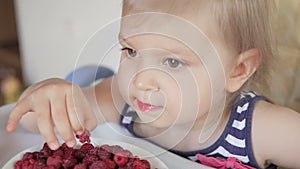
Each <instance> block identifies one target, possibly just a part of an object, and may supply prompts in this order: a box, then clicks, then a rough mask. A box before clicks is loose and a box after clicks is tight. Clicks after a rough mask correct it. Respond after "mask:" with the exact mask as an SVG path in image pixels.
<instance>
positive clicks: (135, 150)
mask: <svg viewBox="0 0 300 169" xmlns="http://www.w3.org/2000/svg"><path fill="white" fill-rule="evenodd" d="M91 140H92V143H93V145H94V146H100V145H103V144H108V145H119V146H121V147H123V148H124V149H127V150H129V151H130V152H132V154H133V155H137V156H139V157H140V158H141V159H145V160H148V161H149V162H150V164H151V168H157V169H168V167H167V166H166V165H165V164H164V163H163V162H162V161H161V160H160V159H158V158H157V157H155V156H154V155H152V154H151V153H150V152H148V151H146V150H144V149H142V148H140V147H137V146H135V145H132V144H129V143H125V142H120V141H114V140H105V139H100V138H91ZM79 145H80V144H79ZM42 147H43V145H41V146H34V147H31V148H28V149H26V150H24V151H22V152H20V153H18V154H17V155H15V156H14V157H13V158H11V159H10V160H9V161H8V162H7V163H6V164H5V165H4V167H3V169H13V168H14V164H15V163H16V162H17V161H18V160H20V159H22V157H23V155H24V154H25V153H26V152H34V151H40V150H41V149H42Z"/></svg>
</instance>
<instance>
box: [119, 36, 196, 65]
mask: <svg viewBox="0 0 300 169" xmlns="http://www.w3.org/2000/svg"><path fill="white" fill-rule="evenodd" d="M119 42H120V43H121V44H122V43H125V44H127V45H129V46H130V47H133V46H132V45H131V43H130V41H128V40H127V39H126V38H125V37H124V36H122V34H119ZM160 48H161V49H162V50H166V51H168V52H170V53H172V54H174V55H178V56H180V57H181V58H185V59H189V60H190V59H192V60H195V59H197V60H198V59H199V58H194V56H193V57H191V54H193V55H195V53H194V52H193V51H192V50H191V49H190V48H189V47H186V48H183V47H182V46H176V47H172V48H170V47H162V46H161V47H160Z"/></svg>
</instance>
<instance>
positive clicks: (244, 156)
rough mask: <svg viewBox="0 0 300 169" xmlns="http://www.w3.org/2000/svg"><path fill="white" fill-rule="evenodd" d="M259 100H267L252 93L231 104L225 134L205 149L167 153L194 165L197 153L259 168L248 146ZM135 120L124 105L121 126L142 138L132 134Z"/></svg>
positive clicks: (244, 94)
mask: <svg viewBox="0 0 300 169" xmlns="http://www.w3.org/2000/svg"><path fill="white" fill-rule="evenodd" d="M259 100H266V98H265V97H262V96H258V95H256V94H255V93H254V92H247V93H244V92H243V93H241V95H240V97H239V98H238V100H237V101H236V102H235V104H234V107H233V109H232V112H231V115H230V118H229V121H228V123H227V125H226V128H225V130H224V131H223V133H222V134H221V136H220V138H218V140H217V141H216V142H215V143H214V144H213V145H211V146H209V147H208V148H205V149H202V150H197V151H190V152H181V151H176V150H170V151H171V152H173V153H176V154H178V155H180V156H183V157H186V158H189V159H190V160H193V161H197V157H196V154H198V153H200V154H203V155H206V156H212V157H217V158H228V157H235V158H237V159H238V160H240V161H241V162H242V163H244V164H247V165H249V166H252V167H255V168H260V167H259V165H258V164H257V162H256V160H255V158H254V155H253V151H252V145H251V125H252V115H253V109H254V105H255V103H256V102H257V101H259ZM136 118H137V115H136V113H135V111H134V110H133V109H132V108H130V107H129V106H128V105H126V106H125V108H124V110H123V112H122V117H121V121H120V122H121V125H123V126H124V127H125V128H127V130H128V131H129V132H130V133H132V134H133V135H134V136H136V137H141V136H139V135H138V134H137V133H136V132H134V130H133V125H134V120H135V119H136ZM273 167H274V168H275V166H273V165H272V168H273Z"/></svg>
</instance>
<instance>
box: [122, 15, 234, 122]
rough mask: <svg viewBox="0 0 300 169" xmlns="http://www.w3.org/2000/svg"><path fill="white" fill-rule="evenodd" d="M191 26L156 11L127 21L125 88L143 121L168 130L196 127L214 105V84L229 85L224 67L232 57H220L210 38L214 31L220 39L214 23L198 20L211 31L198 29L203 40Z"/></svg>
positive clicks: (126, 96)
mask: <svg viewBox="0 0 300 169" xmlns="http://www.w3.org/2000/svg"><path fill="white" fill-rule="evenodd" d="M131 13H133V12H131ZM127 14H128V13H127ZM203 14H206V13H205V12H204V11H203ZM164 17H165V18H164ZM203 18H205V15H204V16H203ZM193 19H194V18H192V19H191V20H190V21H192V20H193ZM186 24H187V23H186V22H182V20H180V19H178V18H176V17H174V16H165V15H162V16H160V15H157V16H156V14H146V15H144V14H143V15H142V16H136V17H135V16H130V17H128V18H127V17H125V18H123V19H122V24H121V31H120V43H121V45H122V47H123V49H122V50H123V52H122V59H121V63H120V68H119V72H118V76H117V78H118V84H119V89H120V92H121V95H122V97H123V98H124V99H125V100H126V102H127V103H128V104H129V105H130V106H131V107H132V108H134V109H135V110H136V111H137V113H138V115H139V118H140V120H141V122H143V123H147V124H150V125H153V126H155V127H162V128H165V127H170V126H172V125H174V124H181V125H192V124H193V123H194V122H197V121H199V120H203V118H205V117H206V115H207V112H208V111H209V109H210V106H211V102H213V101H212V99H213V97H214V96H215V95H214V94H215V93H214V92H215V91H216V90H214V89H213V88H214V87H215V85H213V84H212V82H213V83H219V85H218V86H219V87H220V88H221V89H224V85H225V77H224V76H225V74H224V71H223V65H229V63H230V61H229V59H224V58H221V61H220V60H219V57H218V56H217V54H216V53H217V52H216V51H214V49H215V48H213V46H211V45H210V42H209V41H208V40H207V39H206V38H205V36H206V35H208V36H210V37H212V38H211V39H217V37H215V36H213V34H214V33H213V31H212V30H214V29H213V28H212V24H211V23H209V20H207V19H199V18H198V22H197V23H196V24H197V26H198V28H199V27H200V28H201V30H202V31H203V33H204V34H206V35H205V36H203V34H202V32H198V34H199V37H202V38H198V35H192V36H188V35H190V34H191V31H189V30H188V29H189V28H190V29H191V30H194V28H195V27H193V26H191V25H190V26H186ZM181 28H182V29H181ZM202 28H203V29H202ZM175 30H178V31H175ZM185 35H187V36H185ZM185 37H187V38H185ZM196 37H197V38H196ZM203 37H204V38H203ZM194 38H195V39H194ZM220 44H221V43H217V44H216V46H215V47H216V48H217V49H218V51H219V52H220V51H223V49H224V48H223V46H221V45H220ZM199 51H200V52H199ZM196 53H197V54H196ZM205 57H206V58H205ZM212 58H213V59H212ZM212 60H214V61H216V62H213V61H212ZM226 69H227V68H225V70H226ZM211 72H214V75H212V74H211ZM216 72H217V73H216ZM212 76H213V77H212ZM221 91H222V90H221ZM217 100H218V99H217ZM213 103H216V102H213ZM218 104H219V103H218ZM202 117H203V118H202Z"/></svg>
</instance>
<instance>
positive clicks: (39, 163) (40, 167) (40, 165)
mask: <svg viewBox="0 0 300 169" xmlns="http://www.w3.org/2000/svg"><path fill="white" fill-rule="evenodd" d="M44 167H46V163H45V161H44V160H38V161H36V162H35V163H34V164H33V169H43V168H44Z"/></svg>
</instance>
